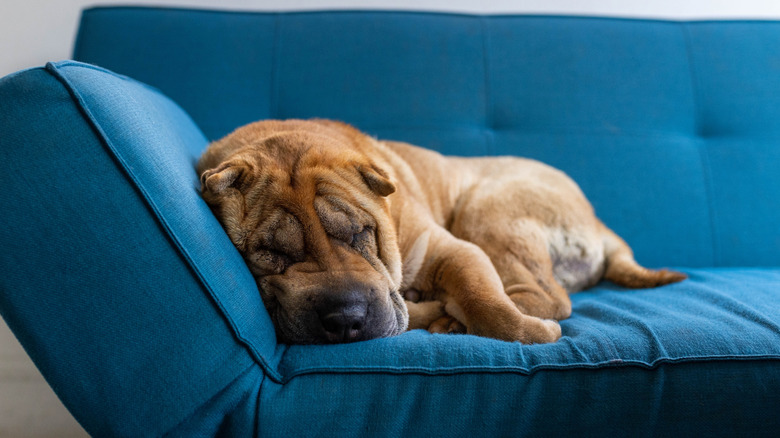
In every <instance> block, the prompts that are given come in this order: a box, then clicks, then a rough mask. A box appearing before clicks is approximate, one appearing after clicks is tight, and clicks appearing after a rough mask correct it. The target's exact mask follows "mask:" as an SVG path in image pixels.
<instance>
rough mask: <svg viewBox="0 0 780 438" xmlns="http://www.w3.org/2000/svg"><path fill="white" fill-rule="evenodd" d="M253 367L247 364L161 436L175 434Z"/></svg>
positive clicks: (253, 365)
mask: <svg viewBox="0 0 780 438" xmlns="http://www.w3.org/2000/svg"><path fill="white" fill-rule="evenodd" d="M255 366H256V364H254V363H252V364H249V365H248V366H247V367H246V368H244V369H243V370H241V372H239V373H238V374H236V376H235V377H234V378H233V379H232V380H231V381H230V382H228V383H227V384H226V385H225V386H223V387H222V388H220V389H219V390H218V391H216V392H214V394H212V395H211V397H209V398H208V399H207V400H206V401H204V402H203V403H201V404H199V405H197V406H195V409H193V410H192V411H191V412H190V413H188V414H187V415H185V416H184V417H183V418H182V419H181V420H180V421H179V422H178V423H176V424H175V425H174V426H173V427H171V428H170V429H169V430H168V431H166V432H165V433H163V434H162V436H163V437H167V436H171V434H173V433H175V432H176V429H178V428H179V427H180V426H181V425H182V424H184V423H185V422H187V420H189V419H191V418H192V417H193V416H194V415H195V414H197V413H198V411H199V410H200V409H201V408H202V407H204V406H207V405H209V404H210V403H211V401H212V400H214V399H215V398H216V397H218V396H219V395H220V394H222V393H223V392H224V391H225V390H226V389H227V388H229V387H230V386H232V385H233V383H234V382H236V381H237V380H238V379H241V378H242V377H244V375H246V374H247V373H249V372H250V371H251V370H252V368H254V367H255ZM212 373H213V371H212ZM261 374H262V373H261ZM261 379H262V377H261ZM258 393H259V391H258Z"/></svg>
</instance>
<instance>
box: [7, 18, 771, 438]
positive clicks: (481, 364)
mask: <svg viewBox="0 0 780 438" xmlns="http://www.w3.org/2000/svg"><path fill="white" fill-rule="evenodd" d="M779 48H780V23H776V22H758V21H756V22H665V21H643V20H621V19H601V18H567V17H537V16H533V17H531V16H469V15H453V14H426V13H405V12H311V13H308V12H307V13H279V14H276V13H238V12H213V11H193V10H176V9H155V8H122V7H117V8H96V9H90V10H87V11H85V12H84V15H83V19H82V22H81V26H80V30H79V34H78V40H77V43H76V47H75V51H74V54H73V57H74V59H75V60H77V61H80V62H73V61H67V62H58V63H53V64H49V65H47V66H45V67H41V68H35V69H31V70H26V71H23V72H19V73H16V74H13V75H10V76H8V77H6V78H4V79H2V80H0V211H2V227H0V272H2V275H0V311H1V312H2V315H3V317H4V319H5V320H6V321H7V323H8V325H9V326H10V327H11V329H12V330H13V331H14V333H15V334H16V336H17V337H18V339H19V340H20V341H21V343H22V345H23V346H24V347H25V349H26V351H27V352H28V353H29V355H30V356H31V358H32V359H33V360H34V361H35V363H36V365H37V366H38V368H39V369H40V370H41V372H42V373H43V375H44V376H45V377H46V379H47V381H48V382H49V383H50V385H51V386H52V388H53V389H54V390H55V392H56V393H57V394H58V396H59V397H60V398H61V399H62V401H63V402H64V403H65V405H66V406H67V407H68V409H69V410H70V411H71V412H72V413H73V415H74V416H75V417H76V419H77V420H78V421H79V422H80V423H81V424H82V425H83V426H84V428H85V429H86V430H87V431H88V432H90V433H91V434H93V435H95V436H113V435H116V436H160V435H167V436H208V435H214V434H220V435H232V436H339V437H341V436H382V435H385V436H420V437H433V436H524V435H528V436H563V435H577V436H581V435H585V436H644V435H654V436H674V435H677V436H683V435H685V436H773V435H774V436H776V434H777V433H780V432H778V431H780V415H778V412H780V50H779ZM82 62H84V63H82ZM85 63H88V64H85ZM290 117H300V118H305V117H328V118H334V119H340V120H344V121H346V122H349V123H352V124H354V125H355V126H357V127H359V128H360V129H362V130H364V131H367V132H369V133H371V134H372V135H375V136H378V137H381V138H388V139H395V140H405V141H408V142H412V143H415V144H418V145H422V146H425V147H429V148H433V149H436V150H439V151H441V152H444V153H448V154H456V155H500V154H512V155H520V156H525V157H531V158H536V159H539V160H541V161H544V162H546V163H549V164H551V165H554V166H556V167H559V168H561V169H563V170H565V171H566V172H568V173H569V175H571V176H572V177H573V178H574V179H575V180H577V181H578V182H579V184H580V185H581V186H582V188H583V190H584V191H585V193H586V195H587V196H588V197H589V198H590V200H591V201H592V203H593V204H594V206H595V208H596V211H597V214H598V215H599V216H600V218H601V219H603V220H604V221H605V222H606V223H607V224H608V225H609V226H610V227H612V228H613V229H615V230H616V231H617V232H618V233H619V234H621V235H622V236H623V237H624V238H625V239H626V240H627V241H628V242H629V243H630V244H631V245H632V247H633V248H634V250H635V253H636V257H637V259H638V260H639V261H640V262H641V263H643V264H645V265H649V266H653V267H661V266H666V267H673V268H676V269H680V270H682V271H684V272H686V273H687V274H688V275H689V276H690V279H689V280H687V281H685V282H682V283H679V284H674V285H671V286H667V287H663V288H659V289H651V290H641V291H626V290H623V289H621V288H618V287H616V286H614V285H611V284H608V283H603V284H600V285H598V286H596V287H594V288H592V289H590V290H587V291H584V292H581V293H579V294H576V295H574V296H573V302H574V310H573V315H572V317H571V318H570V319H568V320H565V321H563V322H562V328H563V338H562V339H561V340H560V341H558V342H557V343H554V344H547V345H521V344H519V343H505V342H500V341H495V340H490V339H484V338H477V337H473V336H467V335H432V334H429V333H427V332H423V331H412V332H409V333H405V334H403V335H401V336H397V337H393V338H386V339H378V340H373V341H367V342H359V343H355V344H345V345H333V346H288V345H282V344H278V343H277V341H276V339H275V336H274V330H273V328H272V325H271V323H270V321H269V318H268V316H267V314H266V312H265V309H264V307H263V304H262V302H261V299H260V295H259V293H258V291H257V286H256V285H255V282H254V281H253V279H252V276H251V275H250V274H249V272H248V270H247V269H246V267H245V265H244V264H243V262H242V260H241V257H240V256H239V254H238V253H237V251H236V250H235V249H234V248H233V247H232V245H231V243H230V241H229V239H228V238H227V236H226V235H225V233H224V232H223V231H222V229H221V228H220V225H219V224H218V222H217V221H216V220H215V218H214V217H213V216H212V214H211V213H210V211H209V209H208V207H207V206H206V205H205V204H204V202H203V201H202V200H201V198H200V196H199V192H198V186H199V184H198V176H197V175H196V174H195V170H194V163H195V161H196V159H197V157H198V156H199V154H200V153H201V152H202V150H203V149H204V148H205V146H206V144H207V142H208V141H210V140H213V139H217V138H219V137H221V136H223V135H225V134H227V133H228V132H230V131H231V130H232V129H234V128H235V127H237V126H239V125H242V124H244V123H247V122H251V121H254V120H258V119H264V118H290Z"/></svg>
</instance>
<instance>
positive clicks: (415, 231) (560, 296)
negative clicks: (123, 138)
mask: <svg viewBox="0 0 780 438" xmlns="http://www.w3.org/2000/svg"><path fill="white" fill-rule="evenodd" d="M198 172H199V174H200V175H201V184H202V187H201V190H202V195H203V198H204V199H205V201H206V202H207V203H208V204H209V206H210V207H211V209H212V211H213V212H214V214H215V215H216V216H217V218H218V219H219V221H220V222H221V223H222V225H223V227H224V229H225V231H226V232H227V234H228V236H229V237H230V239H231V240H232V242H233V244H234V245H235V246H236V248H238V250H239V252H240V253H241V254H242V256H243V257H244V259H245V260H246V263H247V265H248V267H249V269H250V270H251V272H252V274H253V275H254V276H255V278H256V280H257V284H258V287H259V289H260V293H261V294H262V298H263V302H264V304H265V306H266V307H267V309H268V312H269V314H270V316H271V318H272V320H273V323H274V326H275V328H276V331H277V336H278V338H279V340H280V341H281V342H285V343H337V342H352V341H359V340H365V339H372V338H377V337H383V336H393V335H397V334H399V333H402V332H404V331H405V330H408V329H416V328H423V329H427V330H429V331H431V332H466V333H471V334H475V335H479V336H486V337H490V338H495V339H501V340H505V341H520V342H523V343H545V342H554V341H556V340H557V339H558V338H559V337H560V336H561V329H560V325H559V324H558V322H557V321H559V320H562V319H565V318H567V317H569V315H570V314H571V301H570V299H569V296H568V294H569V293H570V292H574V291H578V290H581V289H583V288H587V287H589V286H592V285H594V284H596V283H597V282H598V281H600V280H601V279H602V278H604V279H607V280H610V281H612V282H614V283H617V284H618V285H622V286H627V287H631V288H646V287H655V286H660V285H664V284H668V283H672V282H676V281H680V280H683V279H684V278H685V275H683V274H681V273H678V272H672V271H667V270H659V271H655V270H648V269H645V268H643V267H641V266H639V265H638V264H637V263H636V262H635V261H634V257H633V254H632V251H631V249H630V248H629V247H628V245H627V244H626V243H625V242H624V241H623V240H622V239H621V238H620V237H618V236H617V235H616V234H615V233H614V232H612V231H611V230H610V229H609V228H607V227H606V226H605V225H604V224H603V223H602V222H601V221H599V219H598V218H596V216H595V214H594V211H593V207H591V205H590V203H589V202H588V200H587V199H586V198H585V196H584V195H583V193H582V191H581V190H580V189H579V187H578V186H577V184H576V183H574V181H572V180H571V179H570V178H569V177H568V176H566V175H565V174H564V173H563V172H561V171H559V170H556V169H554V168H551V167H549V166H547V165H544V164H542V163H539V162H537V161H533V160H528V159H522V158H513V157H498V158H456V157H445V156H442V155H440V154H438V153H436V152H433V151H430V150H426V149H423V148H419V147H415V146H412V145H409V144H405V143H398V142H390V141H378V140H376V139H374V138H372V137H369V136H368V135H365V134H363V133H361V132H360V131H358V130H357V129H355V128H353V127H351V126H349V125H347V124H344V123H340V122H335V121H328V120H286V121H275V120H269V121H261V122H256V123H252V124H249V125H247V126H244V127H242V128H239V129H238V130H236V131H235V132H233V133H231V134H230V135H228V136H227V137H225V138H223V139H222V140H219V141H217V142H214V143H212V144H211V145H210V146H209V147H208V149H207V150H206V152H205V153H204V154H203V156H202V157H201V159H200V161H199V163H198Z"/></svg>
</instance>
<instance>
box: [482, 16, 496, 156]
mask: <svg viewBox="0 0 780 438" xmlns="http://www.w3.org/2000/svg"><path fill="white" fill-rule="evenodd" d="M479 22H480V27H481V30H482V69H483V74H484V75H485V79H484V86H485V128H484V129H485V131H484V132H485V141H486V142H487V144H486V145H485V146H487V152H488V153H489V154H490V155H495V152H496V151H495V149H496V146H495V143H496V142H495V131H494V127H495V118H494V114H493V110H494V108H493V90H492V88H491V86H490V85H491V84H490V54H489V53H490V36H489V35H488V25H487V18H486V17H481V18H480V21H479Z"/></svg>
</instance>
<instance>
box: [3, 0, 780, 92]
mask: <svg viewBox="0 0 780 438" xmlns="http://www.w3.org/2000/svg"><path fill="white" fill-rule="evenodd" d="M95 4H102V5H106V4H121V5H128V4H130V5H167V6H179V7H187V6H190V7H198V8H217V7H218V8H222V9H238V10H306V9H404V10H434V11H452V12H467V13H484V14H490V13H521V14H522V13H530V14H566V15H607V16H622V17H646V18H665V19H674V20H678V19H681V20H688V19H710V18H714V19H726V18H759V19H780V1H778V0H525V1H520V0H364V1H360V0H223V1H215V0H156V1H155V0H102V1H100V0H0V54H1V55H0V76H4V75H6V74H8V73H11V72H14V71H16V70H19V69H22V68H26V67H33V66H38V65H42V64H44V63H45V62H47V61H56V60H61V59H66V58H68V57H70V53H71V50H72V46H73V39H74V36H75V32H76V27H77V25H78V20H79V11H80V10H81V9H82V8H84V7H87V6H91V5H95Z"/></svg>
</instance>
